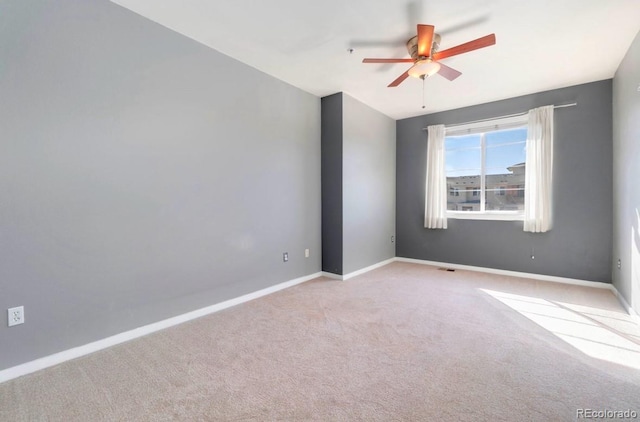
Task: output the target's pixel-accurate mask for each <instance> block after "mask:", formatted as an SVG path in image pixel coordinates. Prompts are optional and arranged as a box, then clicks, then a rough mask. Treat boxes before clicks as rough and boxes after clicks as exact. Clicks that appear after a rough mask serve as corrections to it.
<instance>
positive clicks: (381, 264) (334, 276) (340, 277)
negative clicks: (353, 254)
mask: <svg viewBox="0 0 640 422" xmlns="http://www.w3.org/2000/svg"><path fill="white" fill-rule="evenodd" d="M396 259H397V258H389V259H386V260H384V261H380V262H378V263H377V264H373V265H369V266H368V267H365V268H361V269H359V270H357V271H354V272H351V273H349V274H344V275H340V274H333V273H328V272H324V271H323V272H322V276H323V277H327V278H332V279H334V280H349V279H350V278H353V277H356V276H359V275H361V274H364V273H368V272H369V271H371V270H375V269H376V268H380V267H384V266H385V265H387V264H391V263H392V262H395V261H396Z"/></svg>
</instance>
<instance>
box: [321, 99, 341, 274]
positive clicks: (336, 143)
mask: <svg viewBox="0 0 640 422" xmlns="http://www.w3.org/2000/svg"><path fill="white" fill-rule="evenodd" d="M321 104H322V136H321V139H322V271H326V272H329V273H333V274H342V263H343V259H342V251H343V245H342V227H343V226H342V221H343V216H342V207H343V201H342V93H341V92H339V93H337V94H333V95H329V96H327V97H323V98H322V102H321Z"/></svg>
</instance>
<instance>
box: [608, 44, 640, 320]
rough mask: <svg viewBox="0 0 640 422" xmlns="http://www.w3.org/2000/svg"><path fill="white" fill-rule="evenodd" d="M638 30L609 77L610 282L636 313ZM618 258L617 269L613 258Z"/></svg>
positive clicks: (639, 257)
mask: <svg viewBox="0 0 640 422" xmlns="http://www.w3.org/2000/svg"><path fill="white" fill-rule="evenodd" d="M639 163H640V33H638V35H637V36H636V38H635V40H634V41H633V43H632V44H631V47H630V48H629V51H628V52H627V54H626V56H625V57H624V59H623V60H622V62H621V63H620V66H619V67H618V70H617V72H616V75H615V77H614V79H613V204H614V230H613V265H612V277H613V284H614V285H615V286H616V288H617V289H618V291H619V292H620V293H621V294H622V296H624V298H625V300H626V301H627V303H629V304H630V305H631V306H632V307H633V309H634V310H635V311H636V312H637V313H639V314H640V183H639V182H640V164H639ZM618 259H620V261H621V266H620V269H618V267H617V261H618Z"/></svg>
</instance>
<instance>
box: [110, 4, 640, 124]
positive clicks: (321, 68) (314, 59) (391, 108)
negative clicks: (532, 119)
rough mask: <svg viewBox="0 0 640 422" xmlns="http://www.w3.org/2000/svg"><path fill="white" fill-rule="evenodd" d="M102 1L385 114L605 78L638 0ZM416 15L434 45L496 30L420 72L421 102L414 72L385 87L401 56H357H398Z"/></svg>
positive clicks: (637, 14) (635, 18) (619, 54)
mask: <svg viewBox="0 0 640 422" xmlns="http://www.w3.org/2000/svg"><path fill="white" fill-rule="evenodd" d="M112 1H113V2H114V3H117V4H120V5H121V6H124V7H126V8H128V9H130V10H132V11H134V12H136V13H138V14H140V15H142V16H145V17H147V18H149V19H151V20H153V21H155V22H158V23H160V24H162V25H164V26H166V27H168V28H170V29H173V30H174V31H177V32H179V33H181V34H184V35H186V36H188V37H190V38H192V39H194V40H197V41H199V42H201V43H202V44H205V45H207V46H210V47H211V48H214V49H216V50H218V51H220V52H222V53H224V54H226V55H229V56H231V57H233V58H235V59H237V60H240V61H242V62H244V63H246V64H248V65H250V66H252V67H255V68H257V69H259V70H261V71H263V72H265V73H268V74H270V75H272V76H274V77H276V78H278V79H281V80H283V81H286V82H288V83H290V84H291V85H294V86H296V87H299V88H301V89H303V90H305V91H307V92H310V93H312V94H314V95H317V96H320V97H323V96H326V95H329V94H334V93H336V92H340V91H342V92H345V93H347V94H349V95H351V96H352V97H355V98H356V99H358V100H360V101H362V102H364V103H365V104H367V105H369V106H370V107H372V108H374V109H376V110H379V111H380V112H382V113H384V114H386V115H388V116H390V117H392V118H394V119H401V118H405V117H411V116H415V115H419V114H425V113H432V112H436V111H442V110H449V109H454V108H459V107H464V106H469V105H474V104H481V103H485V102H489V101H494V100H499V99H503V98H510V97H515V96H518V95H524V94H529V93H533V92H540V91H545V90H549V89H555V88H560V87H565V86H571V85H576V84H581V83H586V82H592V81H598V80H602V79H607V78H612V77H613V76H614V73H615V71H616V69H617V67H618V65H619V64H620V62H621V60H622V58H623V57H624V55H625V53H626V51H627V49H628V48H629V46H630V45H631V42H632V41H633V39H634V37H635V36H636V34H637V33H638V32H639V31H640V0H322V1H313V2H310V1H300V0H271V1H259V0H254V1H251V0H228V1H224V0H180V1H178V0H112ZM418 23H422V24H431V25H435V27H436V32H437V33H440V34H441V35H442V42H441V43H440V50H444V49H447V48H449V47H453V46H455V45H458V44H461V43H464V42H467V41H470V40H473V39H476V38H479V37H481V36H484V35H487V34H490V33H495V34H496V39H497V43H496V45H494V46H491V47H487V48H484V49H481V50H476V51H473V52H470V53H466V54H463V55H460V56H456V57H451V58H449V59H445V60H443V63H445V64H447V65H449V66H450V67H453V68H455V69H457V70H459V71H461V72H462V76H461V77H459V78H458V79H456V80H455V81H452V82H450V81H447V80H446V79H444V78H442V77H441V76H440V75H434V76H432V77H430V78H428V79H427V80H426V81H425V108H424V109H423V108H422V97H423V82H422V81H421V80H419V79H414V78H409V79H407V80H406V81H405V82H404V83H402V84H401V85H400V86H399V87H397V88H387V85H388V84H389V83H390V82H391V81H393V80H394V79H395V78H396V77H397V76H399V75H400V74H401V73H403V72H404V71H405V70H406V69H407V68H409V67H410V66H409V65H407V64H393V65H379V64H363V63H362V59H363V58H365V57H408V53H407V50H406V48H405V45H404V44H405V42H406V41H407V40H408V39H409V38H411V37H412V36H414V35H415V33H416V24H418ZM350 48H353V50H354V51H353V52H352V53H349V52H348V50H349V49H350ZM211 77H212V78H214V77H215V75H211Z"/></svg>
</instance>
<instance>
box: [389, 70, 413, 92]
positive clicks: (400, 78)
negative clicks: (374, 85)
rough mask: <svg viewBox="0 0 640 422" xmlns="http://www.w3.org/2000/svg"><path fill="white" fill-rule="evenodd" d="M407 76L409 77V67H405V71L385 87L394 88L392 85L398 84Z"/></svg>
mask: <svg viewBox="0 0 640 422" xmlns="http://www.w3.org/2000/svg"><path fill="white" fill-rule="evenodd" d="M408 77H409V69H407V71H406V72H404V73H403V74H402V75H400V76H398V78H397V79H396V80H395V81H393V82H391V83H390V84H389V85H387V88H394V87H396V86H398V85H400V84H401V83H402V82H403V81H404V80H405V79H407V78H408Z"/></svg>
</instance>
